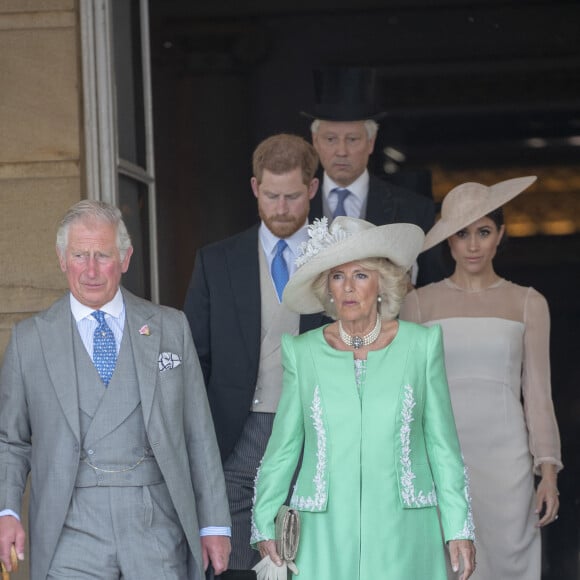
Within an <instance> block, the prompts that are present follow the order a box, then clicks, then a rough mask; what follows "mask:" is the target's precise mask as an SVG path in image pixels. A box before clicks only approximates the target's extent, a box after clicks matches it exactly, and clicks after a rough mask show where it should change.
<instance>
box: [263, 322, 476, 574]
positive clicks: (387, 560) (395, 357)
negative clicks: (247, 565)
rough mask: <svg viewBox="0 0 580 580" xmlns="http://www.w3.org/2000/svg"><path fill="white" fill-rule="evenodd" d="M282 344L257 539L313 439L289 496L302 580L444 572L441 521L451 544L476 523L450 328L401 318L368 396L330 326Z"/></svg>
mask: <svg viewBox="0 0 580 580" xmlns="http://www.w3.org/2000/svg"><path fill="white" fill-rule="evenodd" d="M282 352H283V364H284V387H283V391H282V398H281V400H280V405H279V407H278V412H277V414H276V419H275V422H274V429H273V432H272V436H271V438H270V442H269V444H268V447H267V449H266V453H265V455H264V458H263V460H262V464H261V466H260V468H259V470H258V474H257V477H256V489H255V499H254V509H253V514H252V543H253V544H255V543H256V542H259V541H261V540H264V539H272V538H273V537H274V517H275V515H276V513H277V511H278V508H279V507H280V505H282V503H284V501H285V500H286V497H287V495H288V490H289V486H290V484H291V481H292V476H293V474H294V471H295V468H296V466H297V464H298V461H299V457H300V454H301V450H302V448H303V447H304V458H303V461H302V465H301V467H300V471H299V474H298V478H297V481H296V484H295V486H294V489H293V490H292V496H291V498H292V499H291V502H290V504H291V506H292V507H294V508H296V509H298V510H300V512H301V513H300V517H301V523H302V530H301V531H302V533H301V537H300V546H299V550H298V556H297V558H296V564H297V566H298V569H299V570H300V580H314V579H316V580H321V579H322V580H357V579H361V580H377V579H384V580H425V579H427V578H428V579H429V580H439V579H440V580H445V579H446V577H447V576H446V571H445V560H444V546H443V539H442V532H441V529H442V530H443V536H444V538H445V541H449V540H452V539H474V530H473V519H472V516H471V509H470V502H469V491H468V485H467V478H466V474H465V470H464V465H463V461H462V458H461V452H460V448H459V443H458V440H457V434H456V430H455V422H454V419H453V413H452V410H451V404H450V401H449V392H448V387H447V380H446V376H445V367H444V358H443V349H442V341H441V331H440V328H439V327H436V326H435V327H431V328H425V327H422V326H419V325H416V324H413V323H409V322H403V321H401V322H399V330H398V332H397V335H396V337H395V339H394V340H393V341H392V342H391V344H390V345H389V346H387V347H386V348H384V349H381V350H377V351H372V352H369V354H368V358H367V364H366V378H365V380H364V381H363V384H362V386H361V390H360V393H359V391H358V389H357V386H356V379H355V365H354V361H353V356H352V353H350V352H345V351H339V350H336V349H334V348H332V347H331V346H330V345H328V343H327V342H326V340H325V338H324V335H323V329H322V328H320V329H316V330H313V331H311V332H308V333H306V334H302V335H300V336H297V337H291V336H288V335H285V336H284V337H283V338H282ZM438 508H439V510H440V514H441V518H440V519H439V517H438Z"/></svg>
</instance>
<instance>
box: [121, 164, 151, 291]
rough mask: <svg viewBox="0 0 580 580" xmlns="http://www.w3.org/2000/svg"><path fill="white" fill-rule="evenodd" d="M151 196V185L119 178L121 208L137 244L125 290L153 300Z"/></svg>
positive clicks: (124, 280)
mask: <svg viewBox="0 0 580 580" xmlns="http://www.w3.org/2000/svg"><path fill="white" fill-rule="evenodd" d="M148 200H149V196H148V191H147V185H145V184H143V183H140V182H138V181H135V180H134V179H130V178H129V177H125V176H123V175H120V176H119V207H120V208H121V213H122V214H123V220H124V221H125V224H126V225H127V229H128V230H129V235H130V236H131V240H132V242H133V256H132V258H131V265H130V266H129V270H128V271H127V273H126V274H125V275H124V276H123V286H125V288H127V289H128V290H130V291H131V292H133V293H134V294H136V295H137V296H141V297H142V298H147V299H148V300H150V299H151V269H150V264H151V260H150V257H151V256H150V251H149V248H150V246H149V217H150V216H149V202H148Z"/></svg>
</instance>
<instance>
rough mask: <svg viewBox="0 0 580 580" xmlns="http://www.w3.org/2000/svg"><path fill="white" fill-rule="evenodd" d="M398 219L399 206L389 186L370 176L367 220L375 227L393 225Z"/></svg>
mask: <svg viewBox="0 0 580 580" xmlns="http://www.w3.org/2000/svg"><path fill="white" fill-rule="evenodd" d="M396 218H397V204H396V200H395V198H394V196H393V194H392V193H391V191H390V189H389V187H388V184H387V183H383V182H382V181H380V180H379V178H378V177H374V176H373V175H371V176H370V181H369V195H368V198H367V211H366V216H365V219H366V220H367V221H369V222H371V223H373V224H375V225H384V224H392V223H394V222H395V220H396Z"/></svg>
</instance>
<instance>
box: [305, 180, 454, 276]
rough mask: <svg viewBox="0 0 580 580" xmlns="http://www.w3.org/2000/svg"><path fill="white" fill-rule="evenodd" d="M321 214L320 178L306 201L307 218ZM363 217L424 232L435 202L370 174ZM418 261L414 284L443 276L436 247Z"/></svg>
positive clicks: (432, 221)
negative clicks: (307, 201) (416, 277)
mask: <svg viewBox="0 0 580 580" xmlns="http://www.w3.org/2000/svg"><path fill="white" fill-rule="evenodd" d="M322 215H323V213H322V179H321V180H320V187H319V188H318V193H317V194H316V195H315V196H314V198H313V199H312V201H311V202H310V215H309V221H312V220H313V219H314V218H317V217H321V216H322ZM364 219H366V220H367V221H369V222H371V223H373V224H375V225H377V226H382V225H385V224H392V223H411V224H416V225H418V226H419V227H421V228H422V229H423V231H424V232H425V233H427V231H429V230H430V229H431V227H432V226H433V223H434V221H435V205H434V203H433V202H432V201H431V200H429V199H428V198H427V197H425V196H423V195H419V194H417V193H415V192H413V191H411V190H409V189H405V188H403V187H399V186H398V185H394V184H392V183H387V182H386V181H383V180H382V179H380V178H378V177H376V176H374V175H370V181H369V194H368V198H367V213H366V216H365V218H364ZM418 263H419V277H418V280H417V286H424V285H425V284H429V283H430V282H437V281H439V280H441V279H442V278H443V277H444V269H443V265H442V260H441V255H440V250H439V248H438V247H436V248H433V250H429V251H428V252H425V253H424V254H421V255H420V256H419V259H418Z"/></svg>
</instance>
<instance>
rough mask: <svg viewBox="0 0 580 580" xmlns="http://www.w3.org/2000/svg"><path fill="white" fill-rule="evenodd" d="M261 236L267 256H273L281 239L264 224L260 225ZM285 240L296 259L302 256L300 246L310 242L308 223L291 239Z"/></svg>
mask: <svg viewBox="0 0 580 580" xmlns="http://www.w3.org/2000/svg"><path fill="white" fill-rule="evenodd" d="M259 236H260V242H261V243H262V248H264V252H265V253H266V256H273V255H274V253H275V249H276V244H277V243H278V240H280V238H278V237H277V236H275V235H274V234H273V233H272V232H271V231H270V230H269V229H268V227H267V226H266V224H265V223H264V222H262V223H261V224H260V230H259ZM284 240H285V241H286V243H287V244H288V248H289V249H290V251H291V252H292V254H293V255H294V257H298V256H299V254H300V245H301V244H302V242H306V241H307V240H308V221H306V222H304V225H303V226H302V227H301V228H300V229H299V230H298V231H296V232H294V233H293V234H292V235H291V236H290V237H288V238H284Z"/></svg>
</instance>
